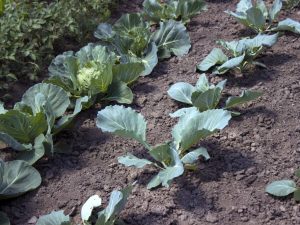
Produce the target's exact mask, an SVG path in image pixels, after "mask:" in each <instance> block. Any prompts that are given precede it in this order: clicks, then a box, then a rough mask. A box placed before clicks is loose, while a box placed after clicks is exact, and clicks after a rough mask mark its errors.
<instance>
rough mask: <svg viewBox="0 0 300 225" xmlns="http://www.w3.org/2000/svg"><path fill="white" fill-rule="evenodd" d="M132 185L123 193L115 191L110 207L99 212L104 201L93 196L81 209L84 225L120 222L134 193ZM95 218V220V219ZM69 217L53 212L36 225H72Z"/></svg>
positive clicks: (108, 224)
mask: <svg viewBox="0 0 300 225" xmlns="http://www.w3.org/2000/svg"><path fill="white" fill-rule="evenodd" d="M132 187H133V186H132V185H130V186H128V187H126V188H124V189H123V190H121V191H113V192H112V193H111V196H110V199H109V203H108V206H107V207H106V208H105V209H103V210H101V211H98V212H95V211H96V208H99V207H101V204H102V200H101V198H100V197H99V196H98V195H93V196H91V197H90V198H89V199H88V200H87V201H86V202H85V203H84V205H83V206H82V208H81V219H82V224H83V225H91V224H97V225H113V224H115V223H116V222H117V221H118V216H119V214H120V212H121V211H122V210H123V209H124V207H125V205H126V202H127V199H128V197H129V195H130V193H131V191H132ZM94 217H95V218H94ZM71 224H72V223H71V219H70V217H69V215H65V214H64V212H63V211H62V210H61V211H53V212H52V213H50V214H48V215H45V216H41V217H40V218H39V219H38V221H37V223H36V225H71Z"/></svg>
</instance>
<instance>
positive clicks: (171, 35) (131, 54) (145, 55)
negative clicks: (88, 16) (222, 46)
mask: <svg viewBox="0 0 300 225" xmlns="http://www.w3.org/2000/svg"><path fill="white" fill-rule="evenodd" d="M94 35H95V37H96V38H98V39H100V42H101V43H103V44H105V45H107V46H109V47H110V49H113V50H114V51H115V52H116V53H117V55H119V56H120V60H121V62H126V63H127V62H142V63H143V64H144V66H145V70H144V72H143V73H142V75H144V76H146V75H149V74H150V73H151V72H152V70H153V68H154V67H155V66H156V64H157V62H158V58H168V57H170V56H171V54H174V55H176V56H183V55H185V54H187V53H188V51H189V49H190V47H191V45H190V38H189V35H188V33H187V32H186V28H185V26H184V25H183V24H182V23H179V22H175V21H173V20H170V21H166V22H164V23H161V24H160V27H159V29H158V30H156V31H155V32H154V33H151V30H150V25H149V23H148V22H145V21H144V18H143V17H142V15H141V14H138V13H135V14H125V15H123V16H122V17H121V18H120V19H119V20H118V21H117V22H116V23H115V24H114V25H110V24H108V23H102V24H100V25H99V26H98V28H97V30H96V31H95V34H94Z"/></svg>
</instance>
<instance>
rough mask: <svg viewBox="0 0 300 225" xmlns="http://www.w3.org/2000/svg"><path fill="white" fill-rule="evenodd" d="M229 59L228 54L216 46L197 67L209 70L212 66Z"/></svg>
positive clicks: (201, 69)
mask: <svg viewBox="0 0 300 225" xmlns="http://www.w3.org/2000/svg"><path fill="white" fill-rule="evenodd" d="M227 60H228V58H227V56H226V55H225V54H224V53H223V51H222V50H221V49H219V48H214V49H213V50H212V51H211V52H210V53H209V54H208V56H206V57H205V59H204V60H203V61H202V62H201V63H200V64H199V65H198V66H197V67H198V69H199V70H200V71H207V70H209V69H210V68H211V67H213V66H215V65H220V64H223V63H224V62H226V61H227Z"/></svg>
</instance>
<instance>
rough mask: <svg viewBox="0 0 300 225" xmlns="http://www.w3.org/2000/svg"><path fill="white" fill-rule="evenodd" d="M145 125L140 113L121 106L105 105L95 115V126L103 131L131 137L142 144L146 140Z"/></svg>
mask: <svg viewBox="0 0 300 225" xmlns="http://www.w3.org/2000/svg"><path fill="white" fill-rule="evenodd" d="M146 125H147V123H146V121H145V119H144V117H143V116H142V115H140V114H138V113H137V112H135V111H134V110H133V109H131V108H124V107H123V106H118V105H115V106H107V107H106V108H105V109H103V110H101V111H99V112H98V115H97V127H98V128H100V129H101V130H102V131H103V132H110V133H113V134H116V135H119V136H123V137H129V138H133V139H135V140H137V141H138V142H140V143H142V144H145V142H146Z"/></svg>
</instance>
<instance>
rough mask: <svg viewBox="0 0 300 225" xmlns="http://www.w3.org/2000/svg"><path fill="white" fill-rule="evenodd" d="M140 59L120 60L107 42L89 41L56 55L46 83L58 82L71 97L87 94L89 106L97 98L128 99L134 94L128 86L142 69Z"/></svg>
mask: <svg viewBox="0 0 300 225" xmlns="http://www.w3.org/2000/svg"><path fill="white" fill-rule="evenodd" d="M143 70H144V66H143V64H142V63H140V62H129V63H122V62H120V58H119V57H118V56H117V55H116V54H115V53H114V52H112V51H110V50H109V49H108V47H106V46H102V45H95V44H88V45H87V46H85V47H83V48H82V49H80V50H79V51H78V52H76V53H74V52H72V51H69V52H65V53H63V54H62V55H58V56H57V57H56V58H55V59H54V60H53V61H52V63H51V65H50V66H49V74H50V78H49V79H47V80H46V81H44V82H46V83H52V84H55V85H58V86H60V87H61V88H63V89H64V90H65V91H67V92H69V93H70V94H71V97H72V99H73V100H74V99H75V100H76V99H80V98H82V97H85V96H87V98H88V102H87V103H86V104H85V105H84V107H86V108H88V107H89V106H91V105H92V104H93V103H94V102H95V101H96V100H97V99H100V100H110V101H117V102H119V103H127V104H128V103H131V102H132V100H133V94H132V92H131V90H130V88H129V87H128V85H129V84H131V83H133V82H134V81H135V80H136V79H137V78H138V77H139V76H140V75H141V73H142V72H143Z"/></svg>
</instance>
